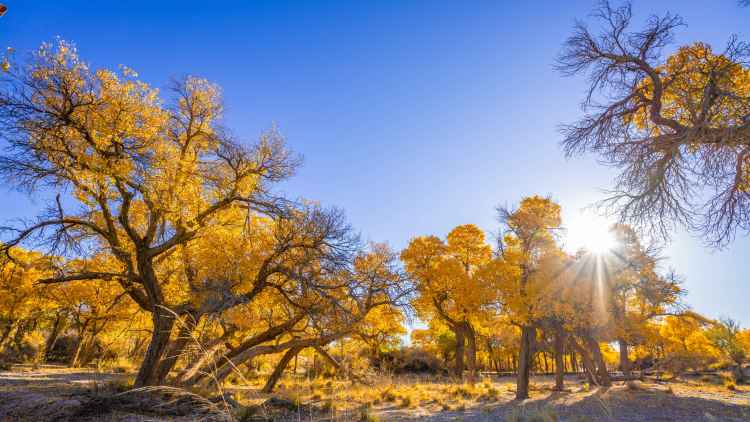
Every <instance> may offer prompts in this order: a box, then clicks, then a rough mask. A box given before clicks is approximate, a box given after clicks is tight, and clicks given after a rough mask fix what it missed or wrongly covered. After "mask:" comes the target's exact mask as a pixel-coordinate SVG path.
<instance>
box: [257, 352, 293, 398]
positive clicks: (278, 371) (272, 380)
mask: <svg viewBox="0 0 750 422" xmlns="http://www.w3.org/2000/svg"><path fill="white" fill-rule="evenodd" d="M301 350H302V347H292V348H291V349H288V350H287V351H286V353H284V356H282V357H281V360H279V363H277V364H276V367H275V368H274V369H273V373H271V376H270V377H269V378H268V380H267V381H266V385H264V386H263V388H262V389H261V390H260V391H261V392H262V393H270V392H272V391H273V388H274V387H275V386H276V383H277V382H278V381H279V378H281V375H282V374H283V373H284V369H286V367H287V365H289V361H290V360H292V358H293V357H295V356H297V353H299V352H300V351H301Z"/></svg>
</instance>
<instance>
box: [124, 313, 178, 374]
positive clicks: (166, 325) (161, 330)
mask: <svg viewBox="0 0 750 422" xmlns="http://www.w3.org/2000/svg"><path fill="white" fill-rule="evenodd" d="M152 321H153V326H154V328H153V332H152V333H151V342H150V343H149V345H148V350H146V356H145V357H144V358H143V362H141V367H140V368H139V369H138V375H137V376H136V378H135V383H134V385H133V386H134V387H135V388H139V387H144V386H148V385H160V384H162V383H163V382H164V378H159V375H161V374H159V371H158V369H159V364H160V362H161V360H162V358H163V357H164V353H165V352H166V350H167V346H168V345H169V337H170V336H171V334H172V326H173V325H174V316H173V315H172V314H170V313H168V312H167V311H166V310H164V309H161V308H158V307H157V308H156V309H154V310H153V312H152Z"/></svg>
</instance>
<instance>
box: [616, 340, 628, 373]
mask: <svg viewBox="0 0 750 422" xmlns="http://www.w3.org/2000/svg"><path fill="white" fill-rule="evenodd" d="M617 345H618V347H619V348H620V371H622V373H623V375H625V377H629V376H630V359H628V343H627V342H626V341H625V339H622V338H621V339H618V340H617Z"/></svg>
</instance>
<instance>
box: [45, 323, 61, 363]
mask: <svg viewBox="0 0 750 422" xmlns="http://www.w3.org/2000/svg"><path fill="white" fill-rule="evenodd" d="M65 322H66V320H65V314H63V313H58V314H57V315H56V316H55V322H54V323H53V324H52V331H50V333H49V336H47V340H46V341H45V342H44V354H43V355H42V359H43V360H44V361H45V362H46V361H47V355H48V354H49V353H50V352H51V351H52V349H54V348H55V345H56V344H57V339H58V338H60V333H62V331H63V330H64V329H65Z"/></svg>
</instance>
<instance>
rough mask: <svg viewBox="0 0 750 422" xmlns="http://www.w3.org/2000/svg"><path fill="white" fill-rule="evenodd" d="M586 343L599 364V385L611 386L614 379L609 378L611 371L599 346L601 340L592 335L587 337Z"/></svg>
mask: <svg viewBox="0 0 750 422" xmlns="http://www.w3.org/2000/svg"><path fill="white" fill-rule="evenodd" d="M586 343H587V344H588V346H589V348H590V349H591V353H592V355H593V357H594V363H595V364H596V366H597V376H598V381H599V385H601V386H603V387H609V386H611V385H612V380H611V379H610V378H609V372H608V371H607V364H606V363H604V356H602V350H601V349H600V348H599V342H597V341H596V340H595V339H593V338H592V337H586Z"/></svg>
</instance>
